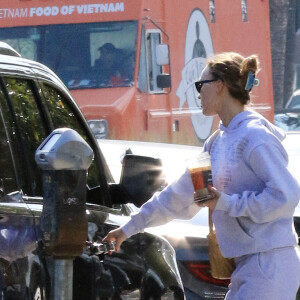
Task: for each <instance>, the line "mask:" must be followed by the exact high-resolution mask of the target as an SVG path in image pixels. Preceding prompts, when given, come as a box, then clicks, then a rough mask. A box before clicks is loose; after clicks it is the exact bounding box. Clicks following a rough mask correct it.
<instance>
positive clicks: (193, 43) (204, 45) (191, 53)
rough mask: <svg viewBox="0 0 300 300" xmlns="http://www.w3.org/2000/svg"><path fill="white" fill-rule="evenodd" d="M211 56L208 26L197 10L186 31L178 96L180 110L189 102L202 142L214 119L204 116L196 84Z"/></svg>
mask: <svg viewBox="0 0 300 300" xmlns="http://www.w3.org/2000/svg"><path fill="white" fill-rule="evenodd" d="M211 54H213V45H212V39H211V35H210V31H209V27H208V24H207V22H206V19H205V16H204V14H203V13H202V12H201V10H199V9H195V10H194V11H193V12H192V14H191V16H190V20H189V23H188V27H187V31H186V38H185V66H184V68H183V69H182V71H181V76H182V80H181V82H180V84H179V87H178V89H177V91H176V95H177V96H178V97H179V99H180V106H179V108H180V109H181V108H182V107H183V105H184V103H185V102H186V101H187V104H188V107H189V110H190V112H191V121H192V124H193V127H194V130H195V133H196V135H197V137H198V138H199V139H201V140H205V139H207V138H208V136H209V134H210V132H211V127H212V123H213V117H207V116H204V115H203V114H202V109H201V107H200V103H199V100H198V98H197V96H198V93H197V91H196V89H195V87H194V82H195V81H197V80H198V79H199V77H200V74H201V72H202V70H203V68H204V67H205V63H206V58H207V57H208V56H211Z"/></svg>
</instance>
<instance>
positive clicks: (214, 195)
mask: <svg viewBox="0 0 300 300" xmlns="http://www.w3.org/2000/svg"><path fill="white" fill-rule="evenodd" d="M208 191H209V194H210V195H211V196H212V198H211V199H209V200H207V201H204V202H195V203H196V204H197V205H198V206H199V207H209V208H210V209H211V210H214V209H215V207H216V205H217V202H218V200H219V198H220V196H221V193H220V192H219V191H218V190H217V189H216V188H214V187H212V186H209V187H208Z"/></svg>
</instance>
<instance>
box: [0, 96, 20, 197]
mask: <svg viewBox="0 0 300 300" xmlns="http://www.w3.org/2000/svg"><path fill="white" fill-rule="evenodd" d="M4 105H5V96H4V93H3V91H2V90H0V153H1V155H0V201H3V200H4V199H5V198H4V196H5V195H7V194H9V193H12V192H15V191H17V190H18V184H17V178H16V176H15V174H16V173H15V166H14V163H13V160H12V156H11V149H10V142H9V134H8V131H7V127H8V124H6V123H5V121H4V116H3V106H4Z"/></svg>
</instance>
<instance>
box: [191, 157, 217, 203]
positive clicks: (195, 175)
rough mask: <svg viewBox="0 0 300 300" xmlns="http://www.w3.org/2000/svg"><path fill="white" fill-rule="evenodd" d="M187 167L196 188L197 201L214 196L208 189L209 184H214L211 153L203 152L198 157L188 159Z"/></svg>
mask: <svg viewBox="0 0 300 300" xmlns="http://www.w3.org/2000/svg"><path fill="white" fill-rule="evenodd" d="M187 167H188V169H189V172H190V175H191V178H192V182H193V185H194V189H195V194H194V199H195V202H201V201H206V200H208V199H210V198H212V196H211V195H210V194H209V191H208V186H209V185H212V175H211V164H210V155H209V153H208V152H201V153H200V154H199V155H197V156H196V157H192V158H190V159H188V160H187Z"/></svg>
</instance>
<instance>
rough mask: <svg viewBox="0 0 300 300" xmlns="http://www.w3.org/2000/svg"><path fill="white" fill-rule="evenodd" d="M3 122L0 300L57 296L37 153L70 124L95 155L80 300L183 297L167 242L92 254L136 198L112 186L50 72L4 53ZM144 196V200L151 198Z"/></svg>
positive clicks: (76, 282) (131, 242)
mask: <svg viewBox="0 0 300 300" xmlns="http://www.w3.org/2000/svg"><path fill="white" fill-rule="evenodd" d="M0 51H1V49H0ZM7 51H8V54H9V49H8V50H7ZM2 53H4V52H2ZM0 123H1V125H0V153H1V154H0V299H50V298H51V290H52V287H51V284H52V276H53V260H54V259H53V258H52V257H51V256H49V255H46V254H45V252H44V250H43V243H42V238H41V237H42V230H41V225H40V224H41V222H40V221H41V213H42V208H43V188H42V171H41V170H40V168H39V167H38V166H37V164H36V162H35V151H36V149H37V148H38V146H39V145H40V144H41V143H42V141H43V140H44V139H45V138H46V137H47V136H48V135H49V134H50V133H51V132H52V131H53V130H54V129H57V128H63V127H68V128H71V129H74V130H75V131H77V132H78V133H79V134H80V135H81V136H82V137H83V138H84V139H85V141H87V142H88V144H89V145H90V146H91V148H92V149H93V151H94V156H95V158H94V160H93V163H92V165H91V167H90V168H89V172H88V178H87V204H86V211H87V216H88V232H87V246H86V248H85V249H84V251H83V254H82V255H81V256H79V257H76V259H75V260H74V273H73V274H74V276H73V299H84V300H88V299H110V298H114V299H122V298H124V299H125V298H126V299H127V298H141V299H150V298H151V299H161V298H164V299H172V298H176V299H184V293H183V288H182V284H181V280H180V277H179V273H178V270H177V265H176V259H175V254H174V250H173V248H172V247H171V246H170V244H169V243H168V242H167V241H166V240H164V239H162V238H159V237H157V236H154V235H151V234H148V233H143V234H137V235H135V236H133V237H132V238H130V239H127V240H126V241H125V242H124V243H123V245H122V248H121V250H120V251H119V252H117V253H112V254H111V255H107V254H105V253H95V252H93V251H91V246H90V245H91V243H100V242H101V240H102V238H103V237H104V236H105V235H106V234H107V233H108V231H110V230H111V229H114V228H116V227H118V226H120V225H121V224H122V223H124V222H125V221H126V220H128V216H129V214H130V208H129V206H128V205H127V204H126V203H127V202H129V201H130V199H131V197H130V194H126V193H123V192H122V189H120V186H119V187H118V185H115V184H113V179H112V176H111V174H110V171H109V169H108V168H107V166H106V163H105V161H104V159H103V155H102V153H101V151H100V149H99V146H98V144H97V142H96V140H95V139H94V137H93V135H92V133H91V131H90V129H89V127H88V125H87V122H86V120H85V119H84V117H83V115H82V114H81V112H80V110H79V109H78V106H77V105H76V103H75V102H74V100H73V99H72V97H71V96H70V94H69V92H68V90H67V88H66V87H65V86H64V84H63V83H62V82H61V80H60V79H59V78H58V77H57V76H56V75H55V74H54V73H53V72H52V71H51V70H49V69H48V68H47V67H45V66H44V65H41V64H39V63H37V62H34V61H31V60H27V59H23V58H21V57H17V54H16V53H14V52H13V51H12V52H11V54H10V55H7V54H0ZM128 184H129V186H130V182H129V183H128ZM131 186H132V187H134V184H132V183H131ZM145 192H146V193H148V194H147V195H141V194H140V195H139V197H138V199H139V200H140V199H142V198H143V197H145V198H147V197H149V190H145ZM140 204H141V203H140ZM56 300H57V299H56Z"/></svg>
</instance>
